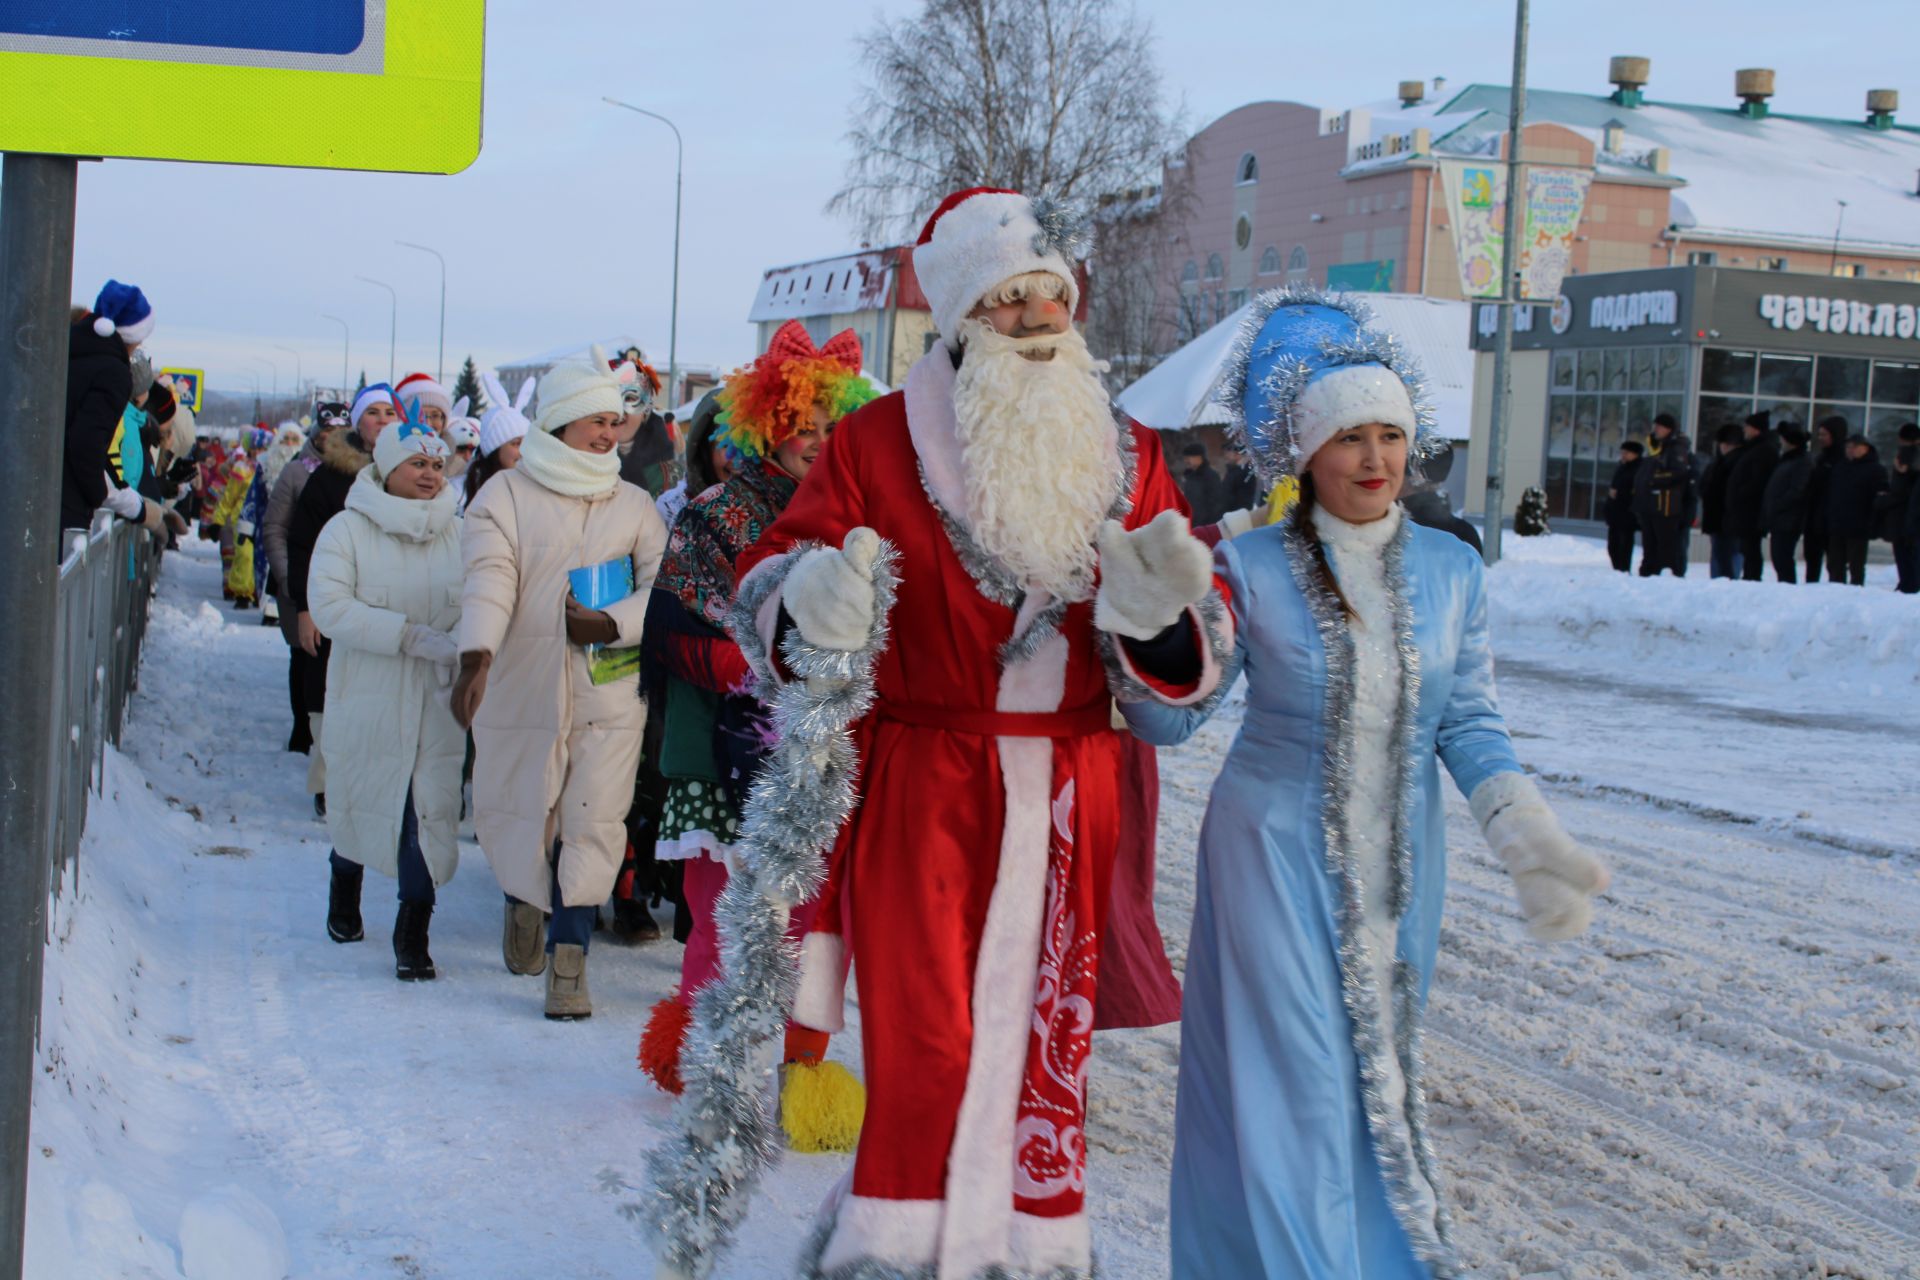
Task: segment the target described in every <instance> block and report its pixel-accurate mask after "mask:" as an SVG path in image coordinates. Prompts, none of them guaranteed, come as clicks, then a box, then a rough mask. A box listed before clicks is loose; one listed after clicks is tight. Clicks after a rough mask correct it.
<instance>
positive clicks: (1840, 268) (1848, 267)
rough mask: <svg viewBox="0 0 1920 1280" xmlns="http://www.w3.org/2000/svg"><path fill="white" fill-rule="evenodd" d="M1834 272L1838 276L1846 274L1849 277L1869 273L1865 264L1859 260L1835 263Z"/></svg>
mask: <svg viewBox="0 0 1920 1280" xmlns="http://www.w3.org/2000/svg"><path fill="white" fill-rule="evenodd" d="M1833 274H1835V275H1836V276H1846V277H1847V278H1848V279H1853V278H1855V277H1858V276H1864V275H1865V274H1867V268H1866V266H1865V265H1864V264H1862V263H1858V262H1841V263H1837V264H1835V266H1834V268H1833Z"/></svg>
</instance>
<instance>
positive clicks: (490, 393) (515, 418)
mask: <svg viewBox="0 0 1920 1280" xmlns="http://www.w3.org/2000/svg"><path fill="white" fill-rule="evenodd" d="M480 385H481V387H482V388H484V389H485V391H486V393H487V411H486V412H485V413H483V414H481V415H480V456H481V457H483V458H490V457H492V456H493V454H494V453H495V452H496V451H497V450H498V449H499V448H500V446H501V445H503V444H506V443H508V442H509V441H512V440H518V439H520V438H521V437H522V436H524V435H526V434H527V429H528V428H529V427H530V426H531V425H532V424H531V423H529V422H528V421H527V406H528V405H530V404H532V403H533V391H534V388H535V387H537V386H538V385H539V380H538V379H537V378H528V379H527V380H526V381H525V382H522V383H521V384H520V394H519V395H517V396H514V397H513V398H512V399H511V400H509V399H508V398H507V389H506V388H505V387H503V386H501V385H500V376H499V375H498V374H496V373H495V372H494V371H493V370H491V369H489V370H487V371H486V372H485V373H483V374H481V375H480Z"/></svg>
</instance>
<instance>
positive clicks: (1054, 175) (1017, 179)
mask: <svg viewBox="0 0 1920 1280" xmlns="http://www.w3.org/2000/svg"><path fill="white" fill-rule="evenodd" d="M1152 37H1153V32H1152V28H1151V26H1150V25H1149V24H1148V23H1146V22H1144V21H1142V20H1140V19H1139V18H1138V17H1136V16H1135V14H1134V13H1133V11H1132V10H1131V9H1130V8H1128V7H1126V6H1125V5H1123V4H1121V3H1119V2H1118V0H927V3H926V7H925V8H924V9H923V10H922V11H921V13H920V14H919V15H918V16H916V17H911V18H906V19H902V20H899V21H887V20H885V19H882V20H881V21H880V22H879V24H878V25H877V26H876V27H875V28H874V29H873V30H872V31H870V32H869V33H868V34H866V35H865V36H863V37H861V40H860V52H861V63H862V65H863V66H864V68H865V70H866V75H867V79H866V82H865V84H864V85H863V86H862V88H861V92H860V95H859V97H858V99H857V101H856V103H855V107H854V114H853V127H852V129H851V130H849V131H848V134H847V141H848V144H849V148H850V150H851V152H852V157H853V158H852V160H851V161H850V162H849V164H848V167H847V178H846V184H845V185H844V186H843V187H842V188H841V189H840V191H839V192H838V193H837V194H836V195H835V196H834V197H833V199H832V200H831V201H830V202H829V203H828V205H827V208H828V211H829V212H831V213H836V214H840V215H843V216H845V217H847V218H849V219H850V220H851V221H852V222H853V223H854V224H855V226H856V227H857V228H858V230H859V231H860V233H861V235H862V237H863V238H864V239H867V240H870V241H872V242H874V243H876V244H879V243H884V242H887V241H889V240H899V239H903V238H905V237H906V236H907V235H909V234H911V233H912V232H915V231H917V230H918V229H919V228H918V220H919V219H920V218H922V217H924V216H925V215H926V214H927V212H928V211H929V210H931V209H932V208H933V206H934V205H935V204H937V203H939V201H940V199H941V197H943V196H945V195H946V194H947V193H948V192H950V191H954V190H957V189H958V188H961V187H971V186H989V187H1010V188H1013V189H1014V190H1016V191H1025V192H1028V193H1030V194H1036V195H1037V194H1039V193H1041V192H1048V193H1051V194H1053V195H1055V196H1059V197H1062V198H1065V199H1071V200H1076V201H1078V202H1079V203H1081V204H1083V205H1085V206H1087V207H1089V208H1091V207H1092V206H1093V205H1094V204H1095V203H1096V202H1097V201H1098V200H1099V199H1100V198H1101V197H1103V196H1106V195H1109V194H1110V193H1113V192H1118V191H1123V190H1126V189H1127V188H1130V187H1137V186H1140V185H1142V184H1143V183H1151V182H1153V181H1156V180H1157V179H1158V177H1159V171H1160V161H1161V158H1162V156H1164V155H1165V154H1166V153H1167V152H1168V150H1169V148H1170V144H1171V142H1172V139H1173V126H1172V122H1171V121H1170V119H1169V117H1168V114H1167V112H1166V110H1165V109H1164V106H1163V103H1162V94H1161V84H1160V73H1159V68H1158V66H1157V64H1156V62H1155V60H1154V55H1153V38H1152Z"/></svg>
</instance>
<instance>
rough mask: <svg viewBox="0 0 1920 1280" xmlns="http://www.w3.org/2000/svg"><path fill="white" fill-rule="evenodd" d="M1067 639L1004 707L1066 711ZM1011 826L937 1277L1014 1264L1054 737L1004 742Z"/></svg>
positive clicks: (997, 882) (1036, 661) (1021, 669)
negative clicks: (1019, 1141)
mask: <svg viewBox="0 0 1920 1280" xmlns="http://www.w3.org/2000/svg"><path fill="white" fill-rule="evenodd" d="M1048 603H1050V602H1049V601H1048V600H1046V599H1045V598H1044V597H1043V596H1042V595H1040V594H1039V593H1035V594H1034V595H1030V596H1029V597H1028V598H1027V599H1026V600H1025V601H1024V602H1023V603H1022V605H1021V608H1020V612H1019V617H1018V620H1016V621H1015V623H1014V632H1015V634H1019V632H1020V631H1021V630H1022V629H1023V628H1024V627H1026V626H1027V625H1028V624H1029V623H1031V622H1032V620H1033V618H1034V617H1036V616H1037V615H1038V614H1039V612H1040V610H1041V609H1042V608H1044V607H1046V605H1047V604H1048ZM1067 654H1068V645H1067V640H1066V637H1065V636H1064V635H1055V636H1053V637H1052V638H1050V639H1049V640H1048V641H1047V642H1046V643H1045V644H1043V645H1042V646H1040V649H1039V651H1038V652H1037V653H1035V654H1034V656H1033V657H1032V658H1031V659H1030V660H1029V661H1027V662H1022V663H1017V664H1015V665H1014V666H1011V667H1009V668H1007V670H1006V671H1005V672H1003V673H1002V674H1001V677H1000V691H999V695H998V697H997V699H996V701H995V706H996V708H997V709H998V710H1000V711H1008V712H1037V711H1057V710H1058V709H1059V708H1060V704H1061V702H1062V701H1063V700H1064V699H1065V697H1066V680H1067ZM995 743H996V745H997V746H998V748H999V752H1000V777H1001V785H1002V787H1003V788H1004V789H1005V794H1006V803H1005V814H1006V817H1005V825H1004V826H1003V827H1002V829H1001V833H1000V866H999V871H998V873H997V874H996V876H995V877H994V884H993V894H992V896H991V897H990V898H989V899H988V902H987V919H986V926H985V928H983V929H982V931H981V935H980V952H979V959H978V960H977V961H976V962H975V965H974V971H973V1045H972V1049H971V1052H970V1053H969V1055H968V1060H967V1087H966V1089H965V1090H964V1091H963V1092H962V1094H961V1098H960V1112H959V1115H958V1116H957V1117H956V1118H955V1122H954V1133H953V1145H952V1146H951V1147H950V1148H949V1149H948V1153H947V1204H948V1213H947V1218H946V1222H945V1225H944V1227H943V1229H942V1231H941V1239H940V1274H941V1275H942V1276H956V1277H965V1276H973V1275H976V1274H979V1273H981V1272H983V1271H984V1270H985V1269H986V1268H988V1267H990V1266H992V1265H993V1264H995V1263H1004V1262H1007V1261H1009V1250H1010V1248H1011V1232H1012V1228H1013V1218H1014V1213H1013V1162H1014V1133H1013V1126H1014V1117H1015V1116H1016V1115H1017V1114H1018V1112H1019V1107H1020V1089H1021V1085H1022V1082H1023V1080H1024V1078H1025V1075H1026V1065H1027V1038H1028V1034H1029V1029H1030V1028H1031V1026H1032V1024H1033V992H1034V982H1035V973H1036V970H1037V966H1038V964H1039V960H1040V941H1041V938H1040V935H1041V931H1042V926H1043V920H1042V916H1043V914H1044V908H1045V903H1046V896H1047V894H1046V885H1047V859H1048V856H1049V852H1050V849H1051V846H1052V839H1053V817H1052V802H1053V743H1052V742H1051V741H1050V740H1049V739H1046V738H1005V737H1003V738H997V739H995Z"/></svg>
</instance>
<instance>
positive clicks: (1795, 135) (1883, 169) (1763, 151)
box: [1375, 84, 1920, 252]
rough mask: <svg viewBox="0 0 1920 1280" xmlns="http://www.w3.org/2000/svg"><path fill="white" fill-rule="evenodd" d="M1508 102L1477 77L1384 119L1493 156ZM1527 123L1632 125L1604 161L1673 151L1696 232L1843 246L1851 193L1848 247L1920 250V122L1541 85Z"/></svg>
mask: <svg viewBox="0 0 1920 1280" xmlns="http://www.w3.org/2000/svg"><path fill="white" fill-rule="evenodd" d="M1507 100H1508V90H1507V88H1506V87H1505V86H1502V85H1478V84H1477V85H1470V86H1468V87H1467V88H1465V89H1463V90H1461V91H1460V92H1459V93H1458V94H1456V95H1455V96H1454V97H1452V98H1450V99H1449V100H1448V101H1447V102H1445V103H1443V104H1440V105H1439V106H1437V107H1435V108H1434V109H1433V111H1432V112H1431V113H1430V114H1429V115H1428V118H1427V119H1419V120H1416V117H1417V116H1420V115H1421V114H1422V112H1423V111H1424V108H1421V107H1414V108H1410V109H1409V110H1407V111H1400V110H1398V109H1394V110H1392V111H1386V110H1382V111H1380V112H1379V113H1378V114H1377V115H1376V117H1375V122H1376V126H1387V127H1392V126H1398V128H1399V129H1401V130H1404V129H1407V128H1412V127H1415V125H1416V124H1419V125H1425V126H1426V127H1431V128H1433V130H1434V137H1433V147H1434V151H1435V152H1436V153H1438V154H1441V155H1447V154H1470V155H1481V154H1488V152H1489V150H1490V147H1497V145H1498V141H1497V140H1498V138H1499V136H1500V135H1501V134H1502V133H1504V132H1505V131H1506V127H1507V106H1508V101H1507ZM1527 119H1528V121H1529V123H1533V122H1548V123H1552V124H1558V125H1562V126H1564V127H1566V128H1569V129H1572V130H1574V131H1576V132H1578V133H1581V134H1582V135H1584V136H1586V137H1588V138H1590V139H1593V140H1594V141H1596V143H1597V142H1598V141H1599V140H1600V139H1601V138H1602V137H1603V136H1604V132H1605V130H1606V129H1607V128H1608V127H1610V126H1617V127H1619V128H1620V129H1622V130H1624V137H1625V142H1624V144H1623V145H1622V146H1621V148H1620V150H1619V152H1618V153H1616V154H1615V156H1612V157H1610V156H1607V155H1602V156H1601V157H1600V164H1601V165H1602V166H1603V167H1605V166H1607V165H1608V164H1609V161H1610V160H1612V161H1614V162H1615V163H1621V164H1623V165H1627V166H1628V167H1631V159H1632V155H1631V153H1634V152H1645V151H1649V150H1651V149H1652V148H1654V147H1665V148H1666V149H1667V151H1668V153H1669V156H1670V164H1671V169H1672V177H1673V178H1675V179H1677V180H1678V181H1679V182H1681V183H1682V184H1683V186H1684V190H1685V196H1684V210H1682V203H1683V202H1682V201H1681V200H1679V199H1676V201H1675V209H1676V212H1684V213H1685V214H1688V215H1690V216H1691V218H1692V220H1693V224H1694V225H1693V226H1691V227H1690V228H1689V231H1690V232H1691V234H1694V235H1698V236H1701V237H1712V238H1720V237H1725V238H1730V239H1736V240H1737V239H1743V238H1744V239H1753V240H1761V241H1765V242H1768V243H1774V242H1779V241H1804V242H1806V243H1807V244H1808V245H1810V246H1821V247H1824V246H1827V245H1831V244H1832V243H1833V233H1834V227H1835V224H1836V222H1837V221H1838V215H1839V213H1840V205H1839V203H1838V202H1839V201H1842V200H1844V201H1846V220H1845V224H1844V226H1843V227H1842V235H1841V241H1840V243H1841V247H1842V248H1843V249H1845V248H1847V247H1851V248H1853V249H1854V250H1855V251H1856V252H1863V251H1868V250H1870V249H1873V248H1875V247H1891V248H1895V249H1906V250H1912V249H1920V197H1917V196H1916V195H1915V194H1914V189H1915V175H1916V173H1920V129H1916V128H1914V127H1913V126H1911V125H1896V126H1895V127H1893V128H1891V129H1869V128H1868V127H1867V126H1866V125H1865V124H1864V123H1863V122H1861V121H1858V120H1832V119H1822V118H1818V117H1813V116H1794V115H1768V116H1765V117H1763V118H1761V119H1758V120H1752V119H1748V118H1746V117H1744V116H1742V115H1740V114H1738V113H1737V112H1736V111H1735V110H1734V109H1733V108H1732V107H1702V106H1692V105H1688V104H1685V103H1673V102H1649V103H1646V104H1644V105H1642V106H1639V107H1623V106H1621V105H1619V104H1618V103H1616V102H1614V101H1612V99H1610V98H1608V97H1605V96H1601V95H1595V94H1585V93H1561V92H1557V91H1554V90H1538V89H1533V90H1528V92H1527ZM1428 120H1431V122H1432V123H1430V124H1429V123H1428ZM1443 120H1444V121H1446V122H1447V127H1446V131H1445V132H1443V131H1442V126H1441V124H1440V122H1441V121H1443ZM1403 122H1404V123H1403Z"/></svg>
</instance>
